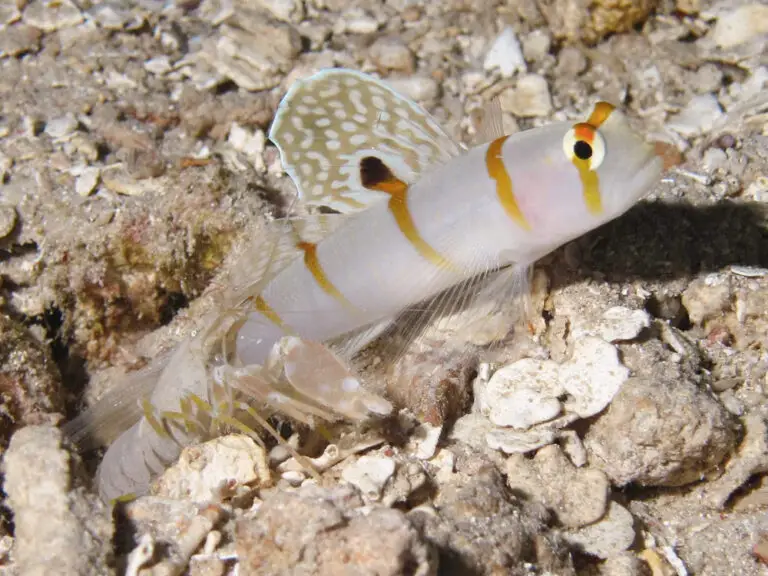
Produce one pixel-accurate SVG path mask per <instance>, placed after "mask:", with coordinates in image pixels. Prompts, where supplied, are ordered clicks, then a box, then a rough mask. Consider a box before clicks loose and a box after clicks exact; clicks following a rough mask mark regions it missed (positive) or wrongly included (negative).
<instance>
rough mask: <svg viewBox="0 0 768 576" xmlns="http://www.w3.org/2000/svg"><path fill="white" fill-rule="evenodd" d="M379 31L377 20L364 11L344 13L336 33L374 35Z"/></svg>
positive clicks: (335, 28)
mask: <svg viewBox="0 0 768 576" xmlns="http://www.w3.org/2000/svg"><path fill="white" fill-rule="evenodd" d="M378 29H379V23H378V22H377V21H376V19H375V18H373V17H372V16H370V15H368V14H366V13H365V12H363V11H362V10H349V11H346V12H345V13H344V15H343V16H342V18H341V19H340V20H339V21H338V23H337V25H336V27H334V32H335V33H336V34H339V33H341V34H343V33H344V32H350V33H352V34H373V33H374V32H376V30H378Z"/></svg>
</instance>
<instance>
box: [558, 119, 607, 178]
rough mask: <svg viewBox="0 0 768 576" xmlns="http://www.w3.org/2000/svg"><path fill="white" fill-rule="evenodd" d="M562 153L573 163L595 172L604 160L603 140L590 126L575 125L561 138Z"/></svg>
mask: <svg viewBox="0 0 768 576" xmlns="http://www.w3.org/2000/svg"><path fill="white" fill-rule="evenodd" d="M563 152H564V153H565V155H566V157H568V159H570V160H571V162H574V163H582V164H586V167H587V168H588V169H589V170H597V168H599V167H600V164H602V163H603V160H604V159H605V140H603V136H602V135H601V134H600V132H598V131H597V129H596V128H595V127H594V126H592V125H590V124H576V125H575V126H574V127H573V128H571V129H570V130H568V132H566V134H565V136H564V137H563Z"/></svg>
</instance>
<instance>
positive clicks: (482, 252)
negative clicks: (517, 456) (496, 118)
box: [100, 69, 662, 498]
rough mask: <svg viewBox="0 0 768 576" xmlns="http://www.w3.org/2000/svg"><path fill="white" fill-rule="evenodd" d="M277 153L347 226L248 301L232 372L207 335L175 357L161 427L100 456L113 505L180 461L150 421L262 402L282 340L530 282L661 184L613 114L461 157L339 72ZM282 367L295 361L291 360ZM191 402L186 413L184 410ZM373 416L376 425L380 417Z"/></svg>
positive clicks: (645, 149) (289, 127)
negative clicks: (481, 289) (265, 372)
mask: <svg viewBox="0 0 768 576" xmlns="http://www.w3.org/2000/svg"><path fill="white" fill-rule="evenodd" d="M270 138H271V139H272V140H273V141H274V142H275V143H276V144H277V145H278V147H279V149H280V152H281V158H282V160H283V164H284V166H285V168H286V171H287V172H288V173H289V174H290V175H291V177H292V178H293V180H294V182H295V183H296V185H297V188H298V191H299V196H300V197H301V199H302V200H303V201H304V202H306V203H307V204H309V205H317V206H326V207H329V208H332V209H334V210H336V211H338V212H340V213H341V214H340V215H335V216H330V217H329V218H332V219H336V220H337V221H338V223H337V224H336V225H335V230H334V231H333V232H332V233H331V234H329V235H327V236H325V237H323V238H317V239H306V238H305V239H298V240H297V241H296V242H295V243H294V244H295V248H296V249H297V250H298V254H299V257H297V258H294V259H293V260H292V261H290V263H288V264H287V265H286V266H284V267H283V268H281V269H280V270H279V271H277V273H275V274H273V275H271V276H270V277H269V278H267V279H266V281H265V283H264V284H263V285H260V286H259V288H260V289H259V291H258V292H254V293H252V294H250V295H249V296H248V298H247V299H246V300H245V303H246V304H247V307H246V308H244V309H242V310H241V312H242V317H241V318H240V319H239V321H238V322H237V323H236V324H234V325H233V326H234V327H233V328H231V330H232V332H231V333H230V336H231V335H234V338H233V339H234V343H235V351H234V355H233V357H232V358H230V359H227V361H226V363H224V364H221V365H220V366H219V367H218V368H215V367H214V368H213V370H211V369H210V366H209V365H208V363H207V362H208V358H209V357H210V356H211V354H210V348H206V346H207V345H206V343H205V342H204V341H203V340H204V339H205V338H206V335H205V334H204V333H203V334H199V335H198V336H196V337H195V338H196V339H195V338H193V339H192V341H190V342H188V343H184V344H182V345H181V346H180V347H179V349H178V351H177V352H176V353H175V356H174V357H172V358H171V361H170V364H169V366H168V367H167V368H166V369H165V371H164V372H163V374H162V375H161V376H160V378H159V380H158V382H157V384H156V385H155V386H154V390H153V392H152V395H151V398H150V403H151V405H152V406H153V408H154V410H155V411H154V412H147V413H145V415H144V416H143V417H142V418H141V419H140V420H139V421H138V422H137V423H136V424H134V426H133V427H132V428H130V429H129V430H128V431H127V432H125V433H124V434H123V435H122V436H121V437H120V438H119V439H118V440H117V441H116V442H115V443H114V444H113V445H112V446H111V447H110V448H109V450H108V451H107V453H106V455H105V458H104V461H103V462H102V465H101V468H100V483H101V491H102V494H103V496H104V497H105V498H113V497H116V496H118V495H120V494H122V493H125V492H136V491H140V490H143V489H145V488H146V485H147V484H148V482H149V478H150V477H151V475H152V474H153V473H156V472H159V471H160V470H161V469H162V467H163V466H164V465H166V464H167V463H168V462H169V461H171V460H172V459H173V458H175V456H176V455H177V454H178V450H179V449H180V448H179V445H181V444H183V443H184V442H185V439H186V435H185V434H183V433H182V434H175V435H173V437H170V436H168V437H166V436H163V434H162V430H158V426H157V424H158V422H157V421H154V422H153V418H155V415H157V417H158V418H160V417H161V416H162V415H163V414H164V413H166V412H175V413H177V414H178V413H179V412H182V413H186V414H189V413H190V404H189V401H188V398H189V397H192V396H194V397H196V398H208V399H210V398H211V382H212V380H218V381H219V382H221V380H222V378H227V377H228V378H231V379H233V380H234V381H233V382H232V386H234V387H235V388H237V389H239V390H241V391H245V392H246V393H249V392H253V391H255V390H256V388H254V385H249V384H247V382H252V381H255V382H257V384H256V385H255V386H256V387H257V388H258V387H259V386H262V384H263V382H262V380H261V379H260V377H254V378H255V380H254V378H251V376H253V375H254V374H259V372H258V370H260V368H259V367H260V366H263V365H265V364H269V358H270V354H271V353H274V350H275V344H276V343H277V342H278V341H280V339H281V338H283V337H285V336H289V335H294V336H298V337H299V338H300V339H302V340H304V341H316V342H324V341H328V340H332V339H334V338H337V337H340V336H342V335H344V334H347V333H349V332H352V331H355V330H358V329H361V328H365V327H366V326H373V325H376V324H377V323H380V322H387V321H388V320H389V319H391V318H393V317H394V316H395V315H396V314H397V313H398V312H400V311H402V310H403V309H405V308H407V307H408V306H411V305H413V304H415V303H417V302H420V301H422V300H424V299H426V298H429V297H432V296H435V295H436V294H438V293H440V292H441V291H443V290H444V289H446V288H449V287H451V286H453V285H456V284H457V283H459V282H462V281H465V280H467V279H470V278H473V277H475V276H477V275H478V274H483V273H486V272H488V271H489V270H492V269H496V268H498V267H500V266H505V265H509V264H514V265H516V266H519V267H524V266H528V265H530V264H532V263H533V262H534V261H535V260H537V259H538V258H540V257H541V256H543V255H545V254H547V253H548V252H550V251H551V250H553V249H555V248H557V247H558V246H561V245H562V244H564V243H565V242H567V241H569V240H571V239H573V238H575V237H578V236H580V235H582V234H584V233H585V232H588V231H590V230H592V229H594V228H596V227H598V226H600V225H601V224H603V223H605V222H607V221H609V220H612V219H613V218H616V217H617V216H619V215H621V214H622V213H623V212H625V211H626V210H627V209H629V208H630V207H631V206H632V205H633V204H634V203H635V202H636V201H637V200H638V199H639V198H640V197H642V196H643V195H644V194H645V193H646V192H647V191H648V190H649V189H650V188H651V187H652V186H653V185H654V184H655V183H656V182H657V181H658V178H659V175H660V173H661V168H662V166H661V161H660V159H659V158H657V157H656V155H655V154H654V152H653V149H652V148H651V147H650V146H649V145H648V144H646V143H645V142H644V141H643V140H642V139H641V138H640V137H639V136H638V135H636V134H635V133H634V132H633V131H632V130H631V129H630V128H629V125H628V123H627V121H626V119H625V118H624V116H623V115H622V114H621V113H620V112H619V111H617V110H614V108H613V107H612V106H611V105H609V104H606V103H598V104H597V105H596V106H595V108H594V109H593V111H592V112H591V114H590V115H589V117H588V119H587V120H586V121H585V122H581V123H576V124H573V123H567V122H560V123H554V124H550V125H548V126H545V127H542V128H536V129H532V130H529V131H525V132H521V133H518V134H515V135H512V136H509V137H507V136H501V135H498V137H496V138H493V139H492V140H491V141H490V142H487V143H484V144H481V145H479V146H476V147H474V148H472V149H470V150H468V151H465V150H463V149H462V148H461V147H460V146H459V145H458V144H457V143H455V142H454V141H452V140H451V139H450V138H449V137H448V136H447V135H446V134H445V133H444V132H443V131H442V129H441V128H440V127H439V125H438V124H437V123H436V122H435V120H434V119H432V118H431V117H430V116H429V115H428V114H427V113H426V112H425V111H424V110H423V109H421V108H420V107H419V106H418V105H416V104H415V103H413V102H410V101H408V100H407V99H405V98H403V97H402V96H399V95H398V94H396V93H395V92H394V91H392V90H391V89H390V88H388V87H387V86H386V85H385V84H384V83H383V82H382V81H380V80H377V79H375V78H372V77H370V76H366V75H363V74H360V73H357V72H353V71H350V70H341V69H332V70H325V71H321V72H319V73H317V74H315V75H314V76H312V77H310V78H308V79H306V80H303V81H300V82H297V83H296V84H295V85H294V86H293V87H292V88H291V89H290V91H289V93H288V94H287V95H286V97H285V98H284V100H283V102H282V103H281V105H280V108H279V109H278V112H277V115H276V118H275V121H274V123H273V126H272V129H271V132H270ZM311 235H312V234H311V230H310V234H309V236H311ZM214 340H216V338H214ZM218 340H221V338H218ZM360 343H365V339H362V340H361V341H360ZM352 351H353V352H354V350H352ZM283 352H285V353H286V354H287V356H286V357H288V356H290V354H292V353H293V354H294V355H300V354H301V350H300V349H299V348H297V347H293V348H291V350H289V351H286V350H283ZM297 357H298V356H297ZM294 364H295V363H291V362H286V363H285V365H286V366H288V365H290V366H294ZM327 364H328V366H330V367H331V368H330V372H329V373H332V374H339V373H340V372H338V371H337V366H336V364H334V361H333V360H329V361H328V362H327ZM294 368H295V366H294ZM292 369H293V368H292ZM254 370H256V372H254ZM286 375H287V372H286ZM249 378H250V380H249ZM297 379H298V377H297ZM289 380H290V377H289ZM292 382H293V381H292ZM344 383H345V385H346V386H347V387H349V382H348V379H346V380H344ZM261 392H264V391H263V390H261V389H259V394H257V398H259V400H260V401H263V400H264V398H265V396H264V395H263V394H261ZM267 392H268V391H267ZM273 396H274V395H273ZM277 397H279V398H284V397H283V396H281V395H279V394H278V395H277ZM184 398H186V400H183V399H184ZM182 400H183V401H184V402H186V403H187V404H186V405H185V407H183V409H180V408H179V404H180V401H182ZM309 404H311V403H309ZM309 404H307V403H305V404H303V405H302V406H304V407H305V408H306V409H311V407H310V406H309ZM366 406H369V407H370V409H371V411H374V412H375V411H376V409H375V402H373V403H370V404H366ZM286 408H287V405H286ZM185 410H186V412H185Z"/></svg>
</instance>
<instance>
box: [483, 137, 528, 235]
mask: <svg viewBox="0 0 768 576" xmlns="http://www.w3.org/2000/svg"><path fill="white" fill-rule="evenodd" d="M507 138H509V136H503V137H501V138H497V139H496V140H494V141H493V142H491V143H490V144H489V145H488V150H487V152H486V153H485V166H486V168H487V169H488V175H489V176H490V177H491V178H493V180H495V181H496V195H497V196H498V197H499V202H501V205H502V206H503V207H504V211H505V212H506V213H507V215H508V216H509V217H510V218H511V219H512V220H513V221H514V222H516V223H517V224H518V225H519V226H520V227H522V228H524V229H526V230H530V229H531V226H530V224H528V221H527V220H526V219H525V216H523V213H522V212H521V211H520V206H518V205H517V200H516V199H515V193H514V191H513V190H512V179H511V178H510V177H509V172H507V167H506V166H505V165H504V159H503V158H502V156H501V148H502V146H503V145H504V142H506V140H507Z"/></svg>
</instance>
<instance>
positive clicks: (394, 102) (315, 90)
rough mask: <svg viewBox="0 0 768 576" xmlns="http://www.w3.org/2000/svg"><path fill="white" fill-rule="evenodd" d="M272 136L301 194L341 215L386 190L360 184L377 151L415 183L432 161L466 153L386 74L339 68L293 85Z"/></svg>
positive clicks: (364, 205)
mask: <svg viewBox="0 0 768 576" xmlns="http://www.w3.org/2000/svg"><path fill="white" fill-rule="evenodd" d="M269 137H270V139H271V140H272V141H273V142H274V143H275V144H276V145H277V147H278V149H279V150H280V155H281V159H282V162H283V166H284V168H285V170H286V172H288V174H289V175H290V176H291V178H292V179H293V181H294V183H295V184H296V187H297V188H298V191H299V196H300V198H301V200H302V201H303V202H304V203H305V204H308V205H315V206H325V207H327V208H331V209H333V210H336V211H338V212H341V213H344V214H347V213H351V212H357V211H360V210H364V209H365V208H367V207H368V206H369V205H370V204H371V203H373V202H376V201H378V200H380V199H381V198H386V197H387V194H385V193H382V192H378V191H375V190H371V189H367V188H365V187H364V186H363V185H362V183H361V181H360V162H361V161H362V160H363V159H364V158H367V157H371V156H375V157H377V158H379V159H380V160H381V162H382V163H383V164H384V165H386V166H388V167H389V169H390V170H391V171H392V172H393V173H395V174H397V175H398V178H400V179H401V180H403V181H404V182H406V183H408V184H412V183H413V182H414V181H415V180H416V179H417V178H418V176H419V175H420V174H421V173H422V172H423V171H424V170H426V169H427V168H429V167H430V166H432V165H435V164H440V163H443V162H446V161H447V160H449V159H450V158H452V157H454V156H458V155H459V154H461V152H462V148H461V146H459V144H457V143H456V142H455V141H454V140H453V139H452V138H451V137H450V136H448V134H446V133H445V131H443V129H442V128H441V127H440V125H439V124H438V122H437V121H436V120H435V119H434V118H432V116H430V115H429V113H427V112H426V111H425V110H424V109H423V108H422V107H421V106H419V105H418V104H416V103H415V102H412V101H411V100H409V99H407V98H405V97H403V96H401V95H400V94H398V93H397V92H395V91H394V90H392V89H391V88H390V87H389V86H387V85H386V84H385V83H384V82H382V81H381V80H377V79H376V78H373V77H372V76H368V75H365V74H361V73H359V72H355V71H353V70H345V69H338V68H333V69H329V70H323V71H321V72H318V73H317V74H315V75H313V76H311V77H309V78H307V79H304V80H300V81H298V82H296V83H295V84H294V85H293V86H291V88H290V90H289V91H288V93H287V94H286V96H285V98H283V101H282V102H281V103H280V106H279V108H278V110H277V114H276V115H275V120H274V122H273V123H272V128H271V130H270V133H269Z"/></svg>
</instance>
